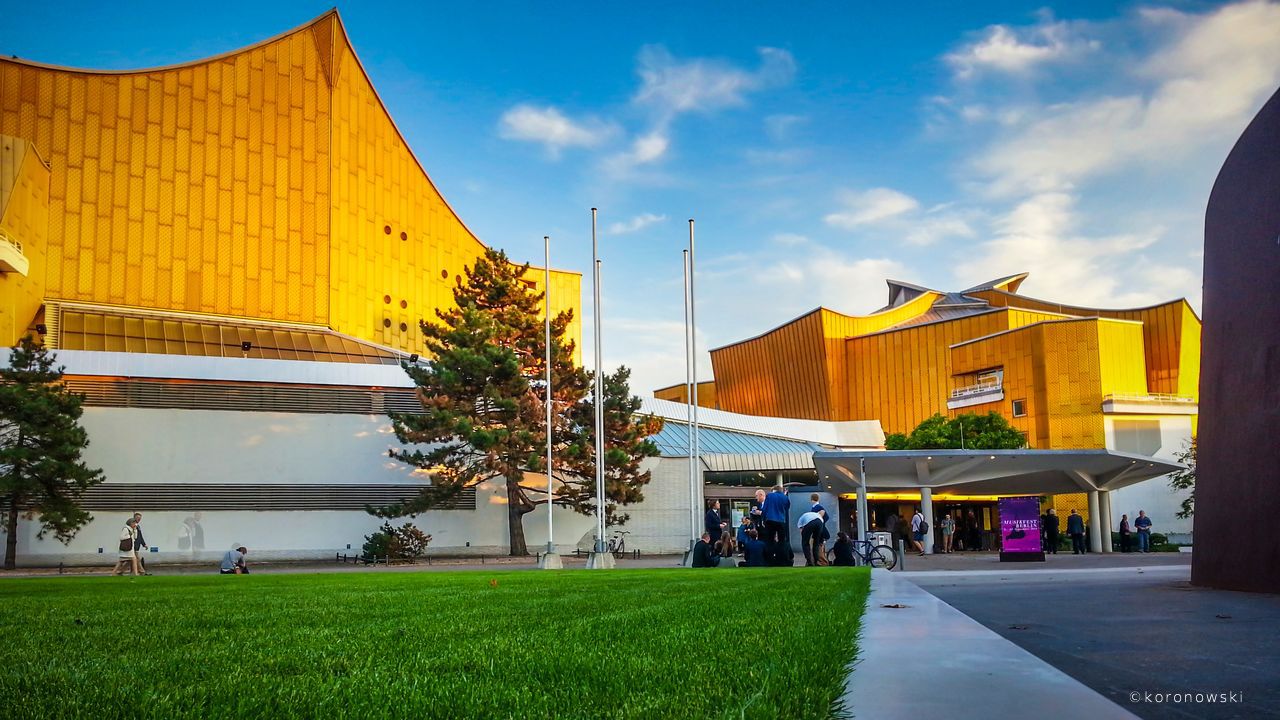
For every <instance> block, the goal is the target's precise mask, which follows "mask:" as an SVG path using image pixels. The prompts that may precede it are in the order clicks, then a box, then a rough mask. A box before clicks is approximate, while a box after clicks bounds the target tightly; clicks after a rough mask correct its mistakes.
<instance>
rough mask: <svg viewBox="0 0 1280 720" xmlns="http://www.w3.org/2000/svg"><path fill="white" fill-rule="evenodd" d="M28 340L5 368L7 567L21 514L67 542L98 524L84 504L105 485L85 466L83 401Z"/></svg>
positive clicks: (1, 418) (2, 493)
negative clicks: (82, 455) (90, 492)
mask: <svg viewBox="0 0 1280 720" xmlns="http://www.w3.org/2000/svg"><path fill="white" fill-rule="evenodd" d="M53 363H54V358H53V356H52V355H50V354H49V352H48V351H47V350H46V349H45V348H44V347H43V346H41V345H37V344H36V343H35V342H34V341H33V340H32V339H31V337H30V336H27V337H24V338H22V340H21V342H19V343H18V345H17V346H16V347H14V348H13V350H12V353H11V355H10V358H9V365H8V367H4V368H0V502H2V503H3V507H4V510H5V519H6V522H5V553H4V566H5V569H7V570H12V569H13V568H14V567H15V565H16V563H17V549H18V516H19V515H20V514H23V515H25V516H26V517H27V518H28V519H33V518H35V517H39V519H40V531H39V532H38V533H37V535H36V537H39V538H43V537H44V536H45V535H46V534H48V533H53V534H54V537H56V538H57V539H58V540H60V541H62V542H63V543H68V542H70V541H71V539H72V538H74V537H75V535H76V533H77V532H78V531H79V530H80V528H82V527H84V525H85V523H87V522H89V521H90V520H92V519H93V516H92V515H90V514H89V512H88V511H86V510H85V509H84V508H82V507H80V499H81V497H82V496H83V495H84V493H85V491H86V490H88V489H89V488H91V487H93V486H94V485H97V484H98V483H100V482H102V481H103V479H104V478H103V476H102V471H101V470H91V469H90V468H89V467H88V466H86V465H85V464H84V463H83V462H82V461H81V460H80V452H81V451H82V450H84V449H85V448H86V447H88V446H89V436H88V434H87V433H85V431H84V428H82V427H80V423H79V420H80V415H81V414H82V413H83V412H84V411H83V409H82V408H81V407H80V404H81V402H82V400H83V398H82V397H81V396H79V395H77V394H75V393H73V392H71V391H70V390H68V389H67V388H66V386H65V385H63V384H62V383H61V382H60V381H61V380H62V368H59V367H54V364H53Z"/></svg>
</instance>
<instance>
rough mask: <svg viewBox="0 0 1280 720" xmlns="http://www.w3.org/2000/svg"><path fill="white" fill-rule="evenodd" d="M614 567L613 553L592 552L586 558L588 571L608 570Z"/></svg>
mask: <svg viewBox="0 0 1280 720" xmlns="http://www.w3.org/2000/svg"><path fill="white" fill-rule="evenodd" d="M614 565H615V563H614V561H613V553H611V552H607V551H606V552H592V553H591V554H590V555H588V556H587V569H588V570H609V569H612V568H613V567H614Z"/></svg>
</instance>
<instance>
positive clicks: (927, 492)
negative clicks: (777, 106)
mask: <svg viewBox="0 0 1280 720" xmlns="http://www.w3.org/2000/svg"><path fill="white" fill-rule="evenodd" d="M920 512H921V514H923V515H924V521H925V522H927V523H929V532H927V533H925V536H924V551H925V552H926V553H929V554H933V529H934V528H933V488H927V487H922V488H920Z"/></svg>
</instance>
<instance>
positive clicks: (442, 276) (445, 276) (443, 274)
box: [440, 270, 449, 280]
mask: <svg viewBox="0 0 1280 720" xmlns="http://www.w3.org/2000/svg"><path fill="white" fill-rule="evenodd" d="M440 279H441V280H448V279H449V271H448V270H441V271H440Z"/></svg>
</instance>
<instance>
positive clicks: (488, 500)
mask: <svg viewBox="0 0 1280 720" xmlns="http://www.w3.org/2000/svg"><path fill="white" fill-rule="evenodd" d="M82 422H83V425H84V427H85V429H86V430H87V431H88V432H89V438H90V445H89V448H88V449H87V450H86V451H85V460H86V462H87V463H88V464H89V465H90V466H92V467H101V468H102V469H103V471H104V472H105V474H106V476H107V482H108V483H131V484H145V483H180V482H189V483H216V484H229V483H245V484H258V483H263V484H286V483H305V484H361V483H364V484H375V483H377V484H389V483H396V482H419V481H418V480H417V479H415V478H413V477H412V473H411V472H410V470H411V469H410V468H409V467H408V466H406V465H404V464H403V463H399V462H396V461H394V460H392V459H391V458H389V457H387V454H386V453H387V449H388V448H389V447H393V446H396V445H398V443H397V441H396V439H395V436H394V435H393V434H392V433H391V425H390V421H389V420H388V419H387V418H386V417H385V416H377V415H337V414H326V415H320V414H298V413H259V412H233V411H216V410H144V409H133V408H86V409H85V414H84V418H83V421H82ZM89 509H90V510H91V511H93V512H94V516H95V517H94V520H93V521H92V522H91V523H89V524H88V525H86V526H85V527H84V528H82V529H81V530H80V532H79V534H78V535H77V536H76V538H75V539H74V540H72V542H71V543H70V544H69V545H63V544H62V543H60V542H57V541H56V540H54V539H52V538H46V539H45V540H37V539H36V537H35V535H36V531H37V530H38V527H37V523H35V522H29V521H25V520H24V521H20V522H19V527H18V562H19V564H20V565H26V566H39V565H51V564H54V565H56V564H57V563H59V562H66V563H68V564H86V563H87V564H92V563H98V562H101V563H104V564H106V563H110V562H112V554H113V553H112V548H113V547H115V545H116V542H117V538H118V537H119V531H120V527H121V525H123V523H124V520H125V518H126V516H127V515H128V513H127V512H124V511H102V510H97V511H94V509H93V508H89ZM136 510H137V511H138V512H142V513H143V514H144V518H143V530H144V534H145V536H146V539H147V541H148V544H150V545H152V546H153V547H157V548H159V552H158V553H154V554H151V555H148V560H155V561H159V562H189V561H202V560H212V559H216V558H220V557H221V555H222V553H223V552H224V551H225V550H226V549H228V548H229V547H231V546H232V545H233V544H244V545H245V546H247V547H248V548H249V549H250V551H251V557H253V558H276V559H285V558H289V559H309V558H331V557H333V554H334V553H335V552H342V551H346V549H347V546H348V545H350V547H351V549H352V550H356V551H358V550H359V549H360V547H361V545H362V544H363V542H364V536H365V535H366V534H368V533H371V532H373V531H374V530H376V529H377V528H378V527H379V526H380V525H381V524H382V521H381V520H379V519H378V518H374V517H372V516H370V515H368V514H367V513H365V512H362V511H305V512H304V511H294V512H282V511H279V512H278V511H272V512H224V511H216V512H215V511H208V512H203V513H201V515H200V518H199V523H200V526H201V528H202V530H203V533H204V549H203V552H201V551H199V550H196V549H192V548H186V549H181V548H179V541H180V537H181V536H182V534H183V532H182V525H183V521H184V520H185V519H186V518H188V517H193V518H194V517H195V512H196V510H197V508H192V509H191V510H190V511H185V512H150V511H149V510H148V508H147V507H146V505H145V503H143V504H142V505H141V506H139V507H138V508H136ZM506 511H507V506H506V494H505V491H504V490H503V483H502V482H501V481H491V482H486V483H483V484H482V485H480V486H479V487H478V488H477V491H476V509H475V510H474V511H473V510H440V511H432V512H428V513H424V514H423V515H420V516H418V517H417V518H414V519H409V518H405V519H402V520H398V521H394V522H395V524H400V523H403V522H406V521H408V522H412V523H414V524H415V525H416V526H418V527H419V528H421V529H422V530H423V531H424V532H427V533H430V534H431V535H432V536H433V539H432V544H431V548H430V549H431V551H432V552H438V553H444V552H447V553H455V552H484V553H488V554H497V553H506V552H507V550H508V547H509V546H508V543H509V537H508V532H507V514H506ZM554 522H555V526H556V538H557V546H558V547H560V548H561V549H562V550H565V551H571V550H572V548H573V547H574V546H575V545H577V544H578V542H579V540H581V539H582V537H583V536H584V535H587V534H588V533H589V532H590V531H591V529H592V528H593V526H594V523H593V522H592V520H591V518H588V517H585V516H582V515H579V514H577V513H574V512H572V511H568V510H564V509H559V508H557V509H556V510H555V517H554ZM524 525H525V537H526V540H527V541H528V544H529V547H530V549H532V550H535V551H536V550H540V549H542V548H543V546H545V544H546V541H547V535H546V511H545V510H540V511H538V512H535V513H533V514H531V515H528V516H526V517H525V521H524ZM468 544H469V545H468ZM100 548H102V549H103V550H102V552H101V553H100V552H99V549H100ZM642 549H645V548H643V547H642Z"/></svg>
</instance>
